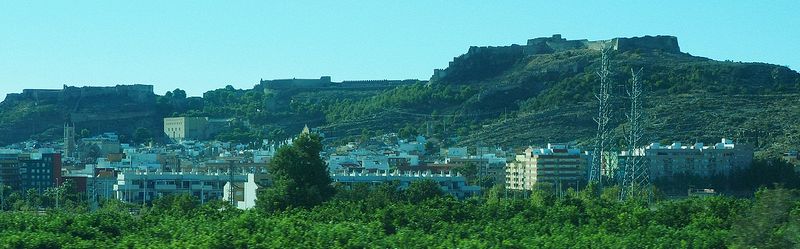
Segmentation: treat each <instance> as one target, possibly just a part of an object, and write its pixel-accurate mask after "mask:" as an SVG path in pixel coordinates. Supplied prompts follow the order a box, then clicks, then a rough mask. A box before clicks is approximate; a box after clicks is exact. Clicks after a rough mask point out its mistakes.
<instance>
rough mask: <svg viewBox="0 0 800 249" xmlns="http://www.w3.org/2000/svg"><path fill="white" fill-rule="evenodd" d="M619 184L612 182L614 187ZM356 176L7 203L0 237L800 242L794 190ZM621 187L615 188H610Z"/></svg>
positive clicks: (496, 243)
mask: <svg viewBox="0 0 800 249" xmlns="http://www.w3.org/2000/svg"><path fill="white" fill-rule="evenodd" d="M607 191H613V190H607ZM414 195H415V194H409V193H408V191H397V190H396V188H395V187H394V186H391V184H386V185H383V186H378V187H377V188H375V189H373V190H367V189H366V188H363V187H354V188H352V190H345V189H343V190H342V191H340V192H339V195H337V197H336V198H335V199H333V200H332V201H329V202H327V203H325V204H323V205H320V206H316V207H314V208H309V209H290V210H286V211H282V212H275V213H263V212H258V211H238V210H231V209H230V208H228V207H227V206H226V205H225V204H223V203H219V202H212V203H207V204H206V205H199V204H198V202H197V200H193V199H191V198H188V197H186V196H183V197H181V196H177V197H170V198H165V199H161V200H157V201H154V203H153V206H152V207H149V208H145V209H142V210H141V211H140V212H138V213H136V214H130V213H129V212H128V209H127V208H124V207H123V206H122V205H120V203H116V202H107V203H106V204H105V205H104V206H103V208H101V209H100V210H98V211H96V212H90V213H83V212H49V213H46V214H36V213H30V212H3V213H0V247H2V248H94V247H100V248H104V247H110V248H142V247H144V248H164V247H172V248H244V247H251V248H252V247H255V248H262V247H266V248H363V247H370V248H387V247H388V248H409V247H411V248H430V247H446V248H457V247H458V248H487V247H491V248H565V247H569V248H576V247H577V248H587V247H592V248H642V247H646V248H723V247H739V248H750V247H758V248H792V247H796V246H798V245H800V244H798V243H800V240H798V239H800V237H798V236H800V233H798V232H797V231H798V228H800V202H798V201H799V200H800V197H798V193H797V191H792V190H786V189H774V190H762V191H761V192H759V194H758V195H757V198H756V199H755V200H747V199H734V198H729V197H709V198H689V199H682V200H666V201H660V202H658V203H655V204H653V205H649V206H648V205H646V204H644V203H642V202H637V201H630V202H619V201H617V200H616V198H615V197H612V198H605V197H596V196H593V195H592V194H590V193H587V192H569V193H568V194H567V195H566V196H564V197H562V198H556V197H554V196H553V195H551V194H549V193H546V192H536V193H533V194H531V195H529V196H531V197H529V198H528V199H523V198H516V199H513V198H505V197H503V194H502V193H501V192H495V193H493V194H490V195H488V196H486V197H485V198H476V199H467V200H462V201H459V200H455V199H453V198H450V197H436V196H429V197H426V198H423V199H415V198H414V197H413V196H414ZM603 196H614V194H609V195H603Z"/></svg>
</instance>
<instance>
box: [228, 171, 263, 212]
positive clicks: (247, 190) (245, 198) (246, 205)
mask: <svg viewBox="0 0 800 249" xmlns="http://www.w3.org/2000/svg"><path fill="white" fill-rule="evenodd" d="M258 181H259V180H258V179H256V175H255V174H247V181H246V182H242V183H234V184H233V186H235V188H234V189H233V192H234V196H235V197H234V198H235V200H236V208H238V209H242V210H247V209H251V208H254V207H256V198H257V197H258V196H257V195H258V189H259V188H260V187H259V185H258ZM230 186H231V185H230V184H225V187H224V188H223V190H224V191H223V196H222V200H223V201H230V198H231V197H230Z"/></svg>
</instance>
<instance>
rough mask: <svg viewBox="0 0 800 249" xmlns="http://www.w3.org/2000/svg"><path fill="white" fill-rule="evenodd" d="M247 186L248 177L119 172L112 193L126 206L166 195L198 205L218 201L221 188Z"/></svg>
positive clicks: (221, 193) (220, 196)
mask: <svg viewBox="0 0 800 249" xmlns="http://www.w3.org/2000/svg"><path fill="white" fill-rule="evenodd" d="M231 178H232V179H233V182H234V183H244V182H247V179H248V176H247V175H242V174H234V175H233V176H230V175H228V174H227V173H224V172H220V173H197V172H146V171H123V172H120V173H119V174H118V175H117V183H116V184H114V193H115V196H116V198H117V199H119V200H121V201H126V202H133V203H136V202H150V201H152V200H153V199H155V198H157V197H160V196H164V195H170V194H190V195H193V196H195V197H197V198H198V199H199V200H200V201H201V202H205V201H207V200H212V199H222V197H223V192H224V191H225V185H226V184H227V183H228V182H229V181H230V180H231Z"/></svg>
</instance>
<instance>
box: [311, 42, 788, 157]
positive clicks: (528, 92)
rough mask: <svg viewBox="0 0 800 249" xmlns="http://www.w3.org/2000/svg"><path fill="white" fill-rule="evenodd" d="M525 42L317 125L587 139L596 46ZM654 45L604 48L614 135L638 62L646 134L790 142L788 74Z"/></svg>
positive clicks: (477, 140) (508, 140)
mask: <svg viewBox="0 0 800 249" xmlns="http://www.w3.org/2000/svg"><path fill="white" fill-rule="evenodd" d="M538 39H548V40H549V39H559V40H561V41H564V42H566V43H570V42H572V41H566V40H564V39H560V37H558V38H556V37H553V38H538ZM629 39H634V38H629ZM673 39H674V37H673ZM533 40H536V39H533ZM579 41H580V42H583V43H584V44H585V43H587V41H585V40H579ZM612 41H613V40H612ZM676 42H677V41H676ZM530 43H531V42H530V41H529V45H528V46H519V45H512V46H509V47H482V48H479V47H473V48H470V50H469V52H468V53H466V54H464V55H461V56H459V57H456V58H454V61H453V62H451V63H450V66H449V67H448V68H446V69H443V70H437V71H436V73H435V74H434V76H433V77H432V79H431V83H430V84H428V85H426V86H416V87H413V86H412V87H403V88H398V89H395V90H393V91H388V92H386V93H383V94H381V95H378V96H376V97H373V98H370V99H368V100H364V101H361V102H357V103H348V102H340V103H339V106H337V107H333V108H329V109H328V110H329V111H328V112H326V114H328V117H329V118H331V119H333V120H336V122H334V123H332V124H330V125H329V126H327V127H326V128H327V129H328V130H330V131H331V132H333V133H334V134H342V135H344V134H351V135H352V134H353V133H354V132H355V131H358V130H359V128H360V127H372V128H373V129H378V130H383V131H398V130H399V129H402V128H406V129H411V130H414V131H416V132H420V133H427V132H428V131H430V130H433V133H436V134H437V135H439V136H441V137H448V138H450V137H455V136H454V135H459V136H458V138H457V139H452V141H453V143H454V144H462V145H474V144H486V145H491V144H502V145H511V146H522V145H528V144H543V143H547V142H571V141H574V142H578V143H582V144H586V143H588V142H589V141H590V140H591V138H592V137H593V135H594V129H595V124H594V122H593V120H592V118H593V117H594V116H595V115H596V113H595V111H596V110H595V108H596V107H595V106H594V95H593V94H594V92H595V90H596V88H597V87H598V84H599V83H598V77H597V76H596V74H595V72H596V71H597V70H598V68H599V55H600V52H599V50H598V49H596V48H591V47H589V46H585V45H584V46H580V45H576V46H573V47H567V48H564V47H558V49H551V50H549V51H545V52H542V53H531V52H529V51H528V52H526V49H528V47H530ZM588 43H591V42H588ZM656 43H657V44H655V45H652V46H649V45H648V44H640V45H641V46H638V47H637V46H628V47H624V48H622V49H620V48H619V47H617V48H615V49H612V50H611V58H612V59H611V67H612V71H613V74H612V78H613V85H616V86H617V87H615V88H614V91H613V93H612V94H613V99H614V103H613V105H612V106H613V108H614V109H615V112H614V114H615V119H614V120H613V126H614V127H616V128H615V133H616V134H617V135H619V134H621V132H622V130H623V128H624V125H625V122H624V113H625V110H626V108H627V107H626V101H627V100H626V99H625V96H626V95H625V90H624V86H625V85H626V84H627V83H628V82H627V80H628V78H629V75H630V70H631V69H633V68H637V69H638V68H641V69H642V72H643V78H644V84H645V87H646V89H647V96H646V105H645V107H646V112H647V114H648V125H647V128H646V129H647V131H648V139H649V140H651V141H684V142H695V141H699V142H706V143H709V142H717V141H718V140H719V139H720V138H721V137H728V138H733V139H736V140H737V141H740V142H746V143H750V144H753V145H755V146H756V147H757V148H759V149H761V150H763V151H764V153H770V155H774V154H775V153H779V152H782V151H784V150H786V149H788V148H797V147H798V146H800V144H798V143H800V142H798V140H797V137H798V135H797V134H798V132H799V131H800V126H798V121H800V112H798V111H799V110H800V98H798V97H800V94H798V88H799V87H800V74H798V73H797V72H796V71H793V70H791V69H789V68H787V67H783V66H777V65H771V64H765V63H741V62H731V61H715V60H711V59H707V58H703V57H697V56H693V55H690V54H688V53H682V52H680V51H679V50H678V49H677V43H675V44H674V46H672V45H669V46H666V47H665V46H662V45H663V44H658V42H656ZM526 53H531V54H526ZM443 95H446V96H443ZM338 110H348V111H347V112H346V113H344V112H341V111H338ZM343 115H344V116H345V117H341V116H343ZM429 126H430V127H432V128H431V129H429V128H428V127H429ZM618 137H619V136H618ZM619 138H621V137H619ZM620 143H621V142H620Z"/></svg>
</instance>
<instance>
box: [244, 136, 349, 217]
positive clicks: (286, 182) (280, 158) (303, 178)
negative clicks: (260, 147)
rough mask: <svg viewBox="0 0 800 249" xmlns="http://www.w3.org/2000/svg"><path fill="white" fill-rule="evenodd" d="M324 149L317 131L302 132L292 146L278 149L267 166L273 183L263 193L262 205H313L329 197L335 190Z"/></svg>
mask: <svg viewBox="0 0 800 249" xmlns="http://www.w3.org/2000/svg"><path fill="white" fill-rule="evenodd" d="M321 151H322V141H321V138H320V137H319V136H318V135H316V134H301V135H300V136H299V137H298V138H297V139H295V140H294V143H293V144H292V145H291V146H284V147H281V148H280V149H278V152H277V153H276V154H275V157H274V158H273V159H272V161H271V162H270V164H269V167H268V170H269V172H270V175H271V177H272V184H273V185H272V187H270V188H268V189H266V190H265V191H264V192H262V193H261V194H260V196H259V198H258V204H257V205H258V206H259V208H260V209H261V210H265V211H276V210H284V209H287V208H290V207H313V206H316V205H318V204H321V203H323V202H325V201H327V200H328V199H330V198H331V197H332V196H333V194H334V192H335V191H334V188H333V186H332V185H331V178H330V176H329V175H328V170H327V166H326V165H325V162H324V161H323V160H322V158H320V156H319V153H320V152H321Z"/></svg>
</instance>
